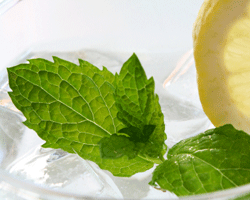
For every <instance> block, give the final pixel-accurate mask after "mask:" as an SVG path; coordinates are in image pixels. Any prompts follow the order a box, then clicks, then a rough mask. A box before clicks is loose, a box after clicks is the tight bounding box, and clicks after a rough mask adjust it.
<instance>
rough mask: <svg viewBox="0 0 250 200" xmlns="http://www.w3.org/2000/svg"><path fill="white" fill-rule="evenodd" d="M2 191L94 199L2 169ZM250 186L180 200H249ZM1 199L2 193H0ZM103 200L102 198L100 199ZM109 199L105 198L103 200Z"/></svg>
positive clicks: (48, 197) (25, 195) (48, 199)
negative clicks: (11, 173)
mask: <svg viewBox="0 0 250 200" xmlns="http://www.w3.org/2000/svg"><path fill="white" fill-rule="evenodd" d="M0 174H1V177H0V181H1V183H0V189H4V191H5V192H6V195H8V193H14V194H15V195H17V196H16V197H17V199H18V198H20V197H21V198H22V199H26V198H28V197H29V198H30V197H32V199H34V200H36V199H37V200H38V199H39V200H41V199H46V200H52V199H53V200H54V199H60V200H64V199H65V200H68V199H71V200H91V199H93V198H92V197H86V196H76V195H75V194H70V193H68V192H57V191H54V190H52V189H49V188H45V187H43V186H40V185H34V184H32V183H29V182H28V181H23V180H20V179H19V178H17V177H15V176H13V175H10V174H8V173H6V172H5V171H3V170H1V169H0ZM249 191H250V184H248V185H245V186H241V187H238V188H233V189H227V190H223V191H218V192H214V193H209V194H202V195H193V196H186V197H180V198H179V200H207V199H211V200H212V199H218V200H219V199H221V200H247V199H249V198H250V193H249ZM0 197H1V192H0ZM98 199H100V200H102V198H98ZM104 199H106V200H107V198H103V200H104ZM13 200H14V199H13ZM165 200H173V199H165Z"/></svg>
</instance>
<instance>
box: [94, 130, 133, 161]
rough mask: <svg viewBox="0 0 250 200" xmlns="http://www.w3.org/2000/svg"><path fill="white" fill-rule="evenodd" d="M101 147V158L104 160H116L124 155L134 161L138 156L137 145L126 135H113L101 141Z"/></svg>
mask: <svg viewBox="0 0 250 200" xmlns="http://www.w3.org/2000/svg"><path fill="white" fill-rule="evenodd" d="M99 145H100V152H101V157H102V158H104V159H105V158H110V159H116V158H120V157H122V156H124V155H125V156H127V157H128V158H129V159H132V158H135V157H136V155H137V150H136V146H135V143H134V142H132V141H130V140H129V138H128V137H126V136H124V135H116V134H113V135H111V136H110V137H104V138H102V139H101V140H100V142H99Z"/></svg>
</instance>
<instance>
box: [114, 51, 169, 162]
mask: <svg viewBox="0 0 250 200" xmlns="http://www.w3.org/2000/svg"><path fill="white" fill-rule="evenodd" d="M116 83H117V87H116V90H115V100H116V106H117V108H118V115H117V116H118V118H119V119H120V120H121V121H122V122H123V123H124V124H125V125H126V126H127V127H128V128H130V127H133V128H131V131H132V133H131V134H129V133H128V129H127V130H126V133H127V134H128V135H130V137H133V138H140V139H141V138H142V136H145V140H143V142H145V143H146V145H145V146H144V148H143V149H141V151H140V154H141V155H142V156H144V157H148V156H149V157H152V158H161V157H162V155H163V154H164V153H165V150H166V148H165V144H164V141H165V140H166V134H165V132H164V131H165V124H164V116H163V114H162V111H161V107H160V104H159V98H158V96H157V95H156V94H155V93H154V88H155V84H154V80H153V78H150V79H147V76H146V74H145V71H144V69H143V67H142V66H141V63H140V61H139V59H138V58H137V56H136V55H135V54H133V55H132V56H131V57H130V58H129V59H128V60H127V61H126V62H125V63H124V65H123V67H122V69H121V71H120V73H119V74H116ZM146 126H149V127H150V126H151V128H152V127H153V126H154V127H155V128H154V131H153V133H151V132H150V131H151V129H150V130H149V131H148V132H147V131H145V130H144V128H145V127H146ZM134 127H136V128H138V129H140V130H141V131H135V128H134ZM124 130H125V129H123V131H124ZM136 132H137V135H136ZM131 135H133V136H131ZM135 140H137V139H135Z"/></svg>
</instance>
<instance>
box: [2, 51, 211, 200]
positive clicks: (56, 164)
mask: <svg viewBox="0 0 250 200" xmlns="http://www.w3.org/2000/svg"><path fill="white" fill-rule="evenodd" d="M52 55H54V56H58V57H60V58H63V59H66V60H69V61H71V62H74V63H76V64H78V58H81V59H84V60H87V61H89V62H91V63H92V64H94V65H96V66H97V67H102V66H106V67H108V69H110V70H111V71H112V72H113V73H114V72H117V71H119V70H120V68H121V66H122V64H123V62H124V61H126V60H127V59H128V58H129V57H130V54H126V53H103V52H97V51H91V50H83V51H78V52H66V53H60V52H53V53H47V52H33V53H28V54H25V56H23V57H21V58H20V59H19V60H18V61H16V63H20V62H26V59H28V58H37V57H40V58H45V59H48V60H52V58H51V56H52ZM137 55H138V57H139V59H140V60H141V62H142V65H143V66H144V68H145V71H146V73H147V74H148V75H151V76H153V77H154V79H155V82H156V93H157V94H159V96H160V104H161V106H162V110H163V113H164V116H165V124H166V133H167V135H168V140H167V142H166V143H167V145H168V146H169V147H171V146H173V145H174V144H175V143H176V142H178V141H180V140H182V139H184V138H187V137H190V136H193V135H195V134H198V133H200V132H202V131H204V130H206V129H207V128H208V127H209V126H211V124H210V122H209V120H208V119H207V117H206V116H205V114H204V113H203V111H202V108H201V105H200V103H199V100H198V92H197V86H196V82H195V71H194V66H193V63H192V53H191V52H188V53H187V54H186V55H184V57H183V59H182V60H180V61H179V62H178V64H177V66H176V67H177V68H176V70H174V71H173V73H172V74H171V73H170V72H171V71H170V70H171V69H172V68H171V67H170V66H171V65H175V63H176V60H177V58H176V57H174V54H173V55H172V56H170V55H169V56H166V55H164V54H154V55H152V54H150V55H149V54H137ZM16 63H13V64H16ZM156 65H157V70H155V69H156V68H155V67H153V66H156ZM168 70H169V71H168ZM169 75H170V76H169ZM169 77H170V78H169ZM9 90H10V89H9V87H8V82H7V74H6V72H3V73H2V76H1V77H0V99H1V100H0V166H1V169H4V170H6V171H7V172H9V173H10V174H12V175H14V176H17V177H19V178H21V179H22V180H26V181H29V182H32V183H33V184H36V185H40V186H42V187H45V188H53V190H55V191H63V192H69V193H73V194H74V195H85V196H91V197H94V198H99V197H105V198H115V199H121V198H133V199H135V198H138V199H152V198H155V197H157V199H161V198H162V199H164V198H177V197H176V196H175V195H174V194H172V193H170V192H168V191H167V192H162V191H160V190H157V189H155V188H153V187H151V186H149V185H148V182H149V181H150V180H151V174H152V172H153V169H150V170H148V171H146V172H144V173H138V174H136V175H134V176H132V177H130V178H120V177H114V176H113V175H112V174H111V173H109V172H108V171H104V170H101V169H100V168H99V167H98V166H97V165H96V164H95V163H93V162H91V161H85V160H83V159H81V158H80V157H79V156H78V155H73V154H68V153H66V152H64V151H62V150H55V149H44V148H41V144H43V143H44V141H42V140H41V139H40V138H39V137H38V136H37V135H36V133H35V132H33V131H32V130H29V129H28V128H26V127H25V126H24V125H23V124H22V121H24V117H23V116H22V114H21V113H20V112H19V111H18V110H17V109H16V108H15V107H14V106H13V104H12V102H11V100H10V99H9V97H8V94H7V91H9ZM176 127H178V129H177V128H176ZM1 187H3V186H1V184H0V188H1ZM0 195H1V193H0ZM0 197H1V196H0ZM11 199H12V198H11Z"/></svg>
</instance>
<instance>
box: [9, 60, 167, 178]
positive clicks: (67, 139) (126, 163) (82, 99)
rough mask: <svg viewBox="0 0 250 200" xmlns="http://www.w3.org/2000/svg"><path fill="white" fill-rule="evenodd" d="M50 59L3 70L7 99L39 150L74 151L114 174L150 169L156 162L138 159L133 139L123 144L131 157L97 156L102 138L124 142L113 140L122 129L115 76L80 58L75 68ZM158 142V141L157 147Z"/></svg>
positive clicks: (124, 155) (99, 152) (133, 172)
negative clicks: (34, 135)
mask: <svg viewBox="0 0 250 200" xmlns="http://www.w3.org/2000/svg"><path fill="white" fill-rule="evenodd" d="M53 60H54V62H50V61H47V60H44V59H32V60H29V64H20V65H18V66H15V67H12V68H9V69H8V74H9V84H10V88H11V89H12V92H10V93H9V95H10V97H11V99H12V101H13V103H14V104H15V106H16V107H17V108H18V109H19V110H20V111H22V113H23V114H24V116H25V117H26V121H25V122H24V124H25V125H26V126H27V127H29V128H31V129H33V130H34V131H36V132H37V134H38V135H39V136H40V137H41V138H42V139H43V140H45V144H44V145H43V147H46V148H61V149H63V150H65V151H67V152H69V153H77V154H79V155H80V156H81V157H82V158H84V159H88V160H91V161H94V162H95V163H97V164H98V165H99V166H100V167H101V168H102V169H106V170H109V171H110V172H111V173H113V174H114V175H116V176H131V175H133V174H135V173H137V172H143V171H146V170H148V169H150V168H152V167H153V165H154V160H155V159H157V158H155V157H152V159H151V158H150V157H149V156H148V155H146V156H144V155H143V154H140V155H139V152H141V151H143V150H141V149H140V147H144V146H145V145H140V144H137V143H135V142H134V141H133V140H131V141H129V142H128V146H130V145H132V146H135V151H134V152H133V151H132V154H133V156H131V154H130V153H129V154H128V153H127V150H128V149H126V147H125V150H122V151H121V149H114V152H116V150H117V151H118V152H119V156H117V155H115V156H114V157H112V156H111V157H110V155H111V154H110V155H108V156H107V155H105V154H103V152H105V151H104V149H105V148H106V147H105V145H106V144H108V142H107V141H108V140H112V141H113V140H114V139H116V140H119V141H120V142H122V141H124V140H125V139H126V138H124V137H122V138H117V137H115V136H113V135H114V134H117V135H124V134H125V133H124V134H122V133H119V131H120V130H122V129H123V128H126V127H127V126H126V124H124V122H122V121H121V120H119V119H118V117H117V116H118V109H117V106H116V105H117V104H116V101H115V96H114V94H115V90H116V88H117V86H116V77H115V76H114V75H113V74H112V73H111V72H109V71H108V70H107V69H106V68H105V67H104V68H103V69H102V70H100V69H98V68H97V67H95V66H93V65H92V64H90V63H88V62H86V61H83V60H79V63H80V65H79V66H78V65H75V64H73V63H71V62H68V61H65V60H62V59H60V58H57V57H53ZM117 76H118V75H117ZM135 92H136V91H135ZM145 125H146V124H145ZM125 135H126V134H125ZM128 135H129V134H128ZM110 136H112V137H111V138H110ZM118 137H121V136H118ZM103 138H107V139H105V140H102V139H103ZM162 139H164V137H162ZM101 141H102V142H103V144H102V142H101ZM142 143H143V142H142ZM144 143H145V142H144ZM163 143H164V140H163V141H161V143H159V144H162V146H161V149H163V147H164V146H163ZM101 144H102V145H101ZM102 148H104V149H102ZM113 148H116V146H113ZM144 148H145V147H144ZM106 149H107V148H106ZM103 155H104V157H103V158H102V156H103ZM157 156H158V155H157Z"/></svg>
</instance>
